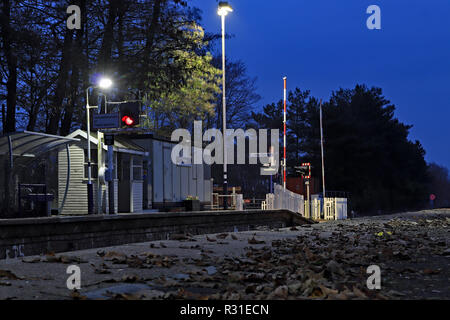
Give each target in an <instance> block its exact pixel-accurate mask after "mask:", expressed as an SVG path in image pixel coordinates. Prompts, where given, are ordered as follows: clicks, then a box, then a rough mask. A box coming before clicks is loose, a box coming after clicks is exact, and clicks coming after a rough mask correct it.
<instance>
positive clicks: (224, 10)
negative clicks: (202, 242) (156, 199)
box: [217, 2, 233, 210]
mask: <svg viewBox="0 0 450 320" xmlns="http://www.w3.org/2000/svg"><path fill="white" fill-rule="evenodd" d="M229 12H233V8H231V6H230V5H229V4H228V2H219V8H218V10H217V14H218V15H219V16H220V17H221V18H222V90H223V92H222V104H223V112H222V121H223V194H224V203H223V208H224V209H225V210H227V209H228V198H227V196H228V181H227V144H226V141H227V140H226V133H227V123H226V119H227V118H226V113H227V101H226V96H225V17H226V15H227V14H228V13H229Z"/></svg>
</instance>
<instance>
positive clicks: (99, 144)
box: [97, 131, 103, 214]
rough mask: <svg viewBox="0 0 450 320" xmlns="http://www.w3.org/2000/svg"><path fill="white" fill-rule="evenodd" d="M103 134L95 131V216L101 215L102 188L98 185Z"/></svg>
mask: <svg viewBox="0 0 450 320" xmlns="http://www.w3.org/2000/svg"><path fill="white" fill-rule="evenodd" d="M102 140H103V133H102V132H100V131H97V214H102V203H103V201H102V186H101V183H100V169H101V168H102V163H103V156H102V155H103V142H102Z"/></svg>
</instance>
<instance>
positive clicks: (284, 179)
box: [283, 77, 286, 189]
mask: <svg viewBox="0 0 450 320" xmlns="http://www.w3.org/2000/svg"><path fill="white" fill-rule="evenodd" d="M283 84H284V90H283V93H284V97H283V101H284V112H283V132H284V133H283V149H284V150H283V152H284V161H283V188H284V189H286V77H284V78H283Z"/></svg>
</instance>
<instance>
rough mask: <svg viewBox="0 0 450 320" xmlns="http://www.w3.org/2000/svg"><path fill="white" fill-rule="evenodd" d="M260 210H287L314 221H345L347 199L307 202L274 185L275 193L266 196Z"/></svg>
mask: <svg viewBox="0 0 450 320" xmlns="http://www.w3.org/2000/svg"><path fill="white" fill-rule="evenodd" d="M261 209H262V210H270V209H287V210H290V211H293V212H297V213H300V214H301V215H303V216H304V217H305V218H311V219H314V220H321V219H323V220H341V219H347V198H331V197H326V198H325V199H322V198H312V199H311V200H310V201H308V200H304V198H303V196H302V195H300V194H297V193H294V192H292V191H289V190H287V189H283V187H282V186H281V185H278V184H275V193H269V194H267V195H266V200H265V201H263V202H262V204H261Z"/></svg>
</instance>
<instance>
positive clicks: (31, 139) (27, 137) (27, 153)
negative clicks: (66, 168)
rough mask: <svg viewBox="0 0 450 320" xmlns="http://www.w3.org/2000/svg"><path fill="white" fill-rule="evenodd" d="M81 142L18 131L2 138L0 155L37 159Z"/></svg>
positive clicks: (0, 139) (68, 138) (74, 139)
mask: <svg viewBox="0 0 450 320" xmlns="http://www.w3.org/2000/svg"><path fill="white" fill-rule="evenodd" d="M76 141H80V140H79V139H76V138H74V137H62V136H56V135H51V134H46V133H40V132H32V131H25V130H24V131H16V132H11V133H8V134H6V135H3V136H0V155H9V154H10V150H12V154H13V156H18V157H32V158H34V157H37V156H39V155H41V154H43V153H46V152H49V151H51V150H53V149H57V148H59V147H62V146H64V145H65V144H67V143H70V142H76Z"/></svg>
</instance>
